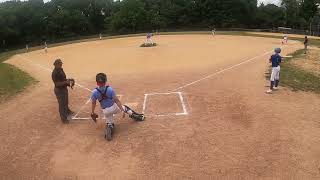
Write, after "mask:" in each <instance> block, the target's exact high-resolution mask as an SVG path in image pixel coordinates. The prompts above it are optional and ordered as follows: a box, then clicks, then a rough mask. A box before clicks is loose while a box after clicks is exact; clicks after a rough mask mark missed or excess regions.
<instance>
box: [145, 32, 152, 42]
mask: <svg viewBox="0 0 320 180" xmlns="http://www.w3.org/2000/svg"><path fill="white" fill-rule="evenodd" d="M145 44H153V41H152V33H148V34H147V39H146V42H145Z"/></svg>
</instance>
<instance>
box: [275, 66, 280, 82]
mask: <svg viewBox="0 0 320 180" xmlns="http://www.w3.org/2000/svg"><path fill="white" fill-rule="evenodd" d="M274 79H275V80H279V79H280V66H278V67H276V68H275V76H274Z"/></svg>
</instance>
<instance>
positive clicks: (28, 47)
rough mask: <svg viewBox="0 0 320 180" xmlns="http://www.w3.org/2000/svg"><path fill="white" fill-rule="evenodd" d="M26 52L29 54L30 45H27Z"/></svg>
mask: <svg viewBox="0 0 320 180" xmlns="http://www.w3.org/2000/svg"><path fill="white" fill-rule="evenodd" d="M26 50H27V52H29V45H28V44H26Z"/></svg>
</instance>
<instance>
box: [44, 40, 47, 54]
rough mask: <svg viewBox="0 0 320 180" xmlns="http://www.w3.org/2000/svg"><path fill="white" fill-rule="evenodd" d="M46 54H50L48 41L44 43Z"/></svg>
mask: <svg viewBox="0 0 320 180" xmlns="http://www.w3.org/2000/svg"><path fill="white" fill-rule="evenodd" d="M44 52H45V53H48V45H47V42H46V41H45V42H44Z"/></svg>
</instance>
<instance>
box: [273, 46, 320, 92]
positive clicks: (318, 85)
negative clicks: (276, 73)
mask: <svg viewBox="0 0 320 180" xmlns="http://www.w3.org/2000/svg"><path fill="white" fill-rule="evenodd" d="M290 56H292V57H289V58H284V60H283V63H281V77H280V85H281V86H285V87H289V88H291V89H292V90H293V91H310V92H315V93H319V94H320V77H319V75H317V74H316V73H315V72H312V71H308V70H306V69H302V68H300V67H297V66H295V65H294V64H293V61H301V60H303V61H306V60H307V59H305V55H304V50H303V49H301V50H297V51H295V52H294V53H292V54H290ZM269 78H270V73H268V76H267V79H269Z"/></svg>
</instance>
